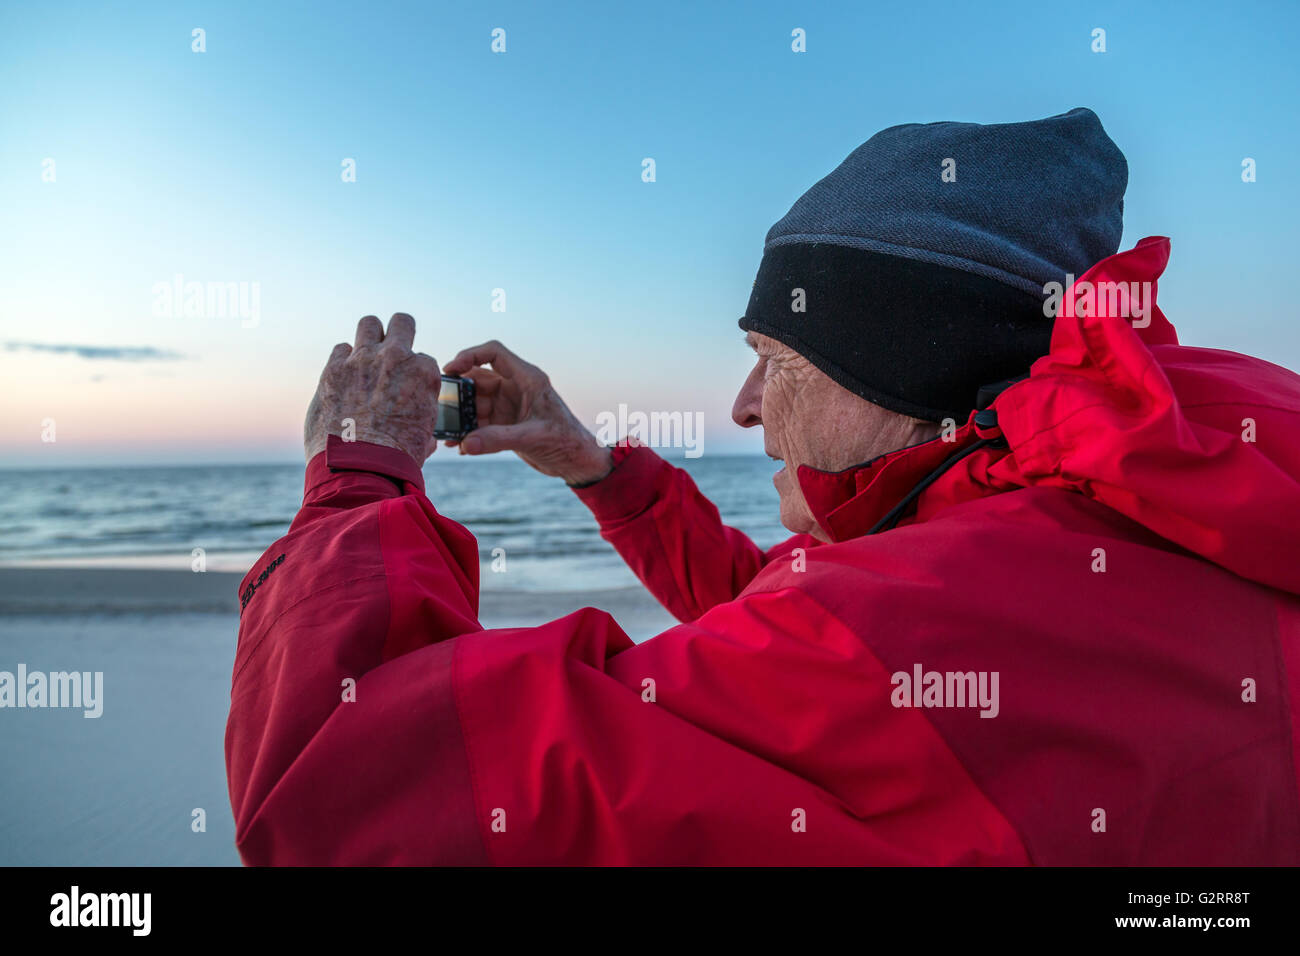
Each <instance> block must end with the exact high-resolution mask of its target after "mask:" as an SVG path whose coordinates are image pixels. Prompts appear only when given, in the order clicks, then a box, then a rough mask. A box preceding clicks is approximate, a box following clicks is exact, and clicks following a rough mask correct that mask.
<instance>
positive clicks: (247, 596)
mask: <svg viewBox="0 0 1300 956" xmlns="http://www.w3.org/2000/svg"><path fill="white" fill-rule="evenodd" d="M282 564H284V555H283V554H282V555H280V556H279V557H278V558H276V559H275V560H274V561H272V562H271V563H270V564H268V565H267V566H266V567H265V568H263V569H262V573H261V574H259V575H258V576H257V580H255V581H252V582H250V583H249V585H248V587H246V588H244V593H243V594H241V595H240V596H239V610H240V613H243V610H244V608H246V607H248V602H249V601H251V600H252V599H253V593H254V592H255V591H257V589H258V588H260V587H261V586H262V585H263V584H265V583H266V579H267V578H269V577H270V576H271V572H272V571H274V570H275V569H276V568H278V567H279V566H280V565H282Z"/></svg>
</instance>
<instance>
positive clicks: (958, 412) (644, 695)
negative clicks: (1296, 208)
mask: <svg viewBox="0 0 1300 956" xmlns="http://www.w3.org/2000/svg"><path fill="white" fill-rule="evenodd" d="M1126 183H1127V167H1126V164H1125V161H1124V158H1123V155H1122V154H1121V153H1120V152H1119V150H1118V149H1117V148H1116V146H1115V145H1114V143H1113V142H1111V140H1110V139H1109V137H1107V135H1106V134H1105V132H1104V131H1103V129H1102V127H1101V124H1100V123H1099V122H1098V120H1097V117H1096V116H1095V115H1094V114H1092V113H1091V112H1090V111H1088V110H1082V109H1078V110H1072V111H1071V112H1069V113H1066V114H1063V115H1061V116H1054V117H1050V118H1048V119H1045V120H1041V121H1035V122H1029V123H1017V124H1006V125H996V126H980V125H976V124H965V123H935V124H929V125H910V126H902V127H895V128H892V129H888V130H885V131H883V132H881V133H879V134H877V135H876V136H874V137H872V139H871V140H869V141H868V142H867V143H865V144H864V145H863V146H861V147H859V148H858V149H857V150H855V151H854V152H853V153H852V154H851V155H850V156H849V157H848V158H847V159H846V160H845V161H844V163H843V164H841V165H840V166H839V167H838V168H837V169H836V170H835V171H833V172H832V173H831V174H830V175H829V176H827V177H826V178H825V179H823V180H822V181H821V182H819V183H818V184H817V185H816V186H814V187H813V188H812V189H811V190H809V192H808V193H807V194H805V195H804V196H803V197H802V198H801V199H800V200H799V201H798V202H797V203H796V204H795V206H794V207H793V208H792V209H791V211H790V212H789V214H788V215H786V216H785V217H784V218H783V219H782V220H781V221H780V222H778V223H777V224H776V226H774V227H773V229H772V230H771V232H770V233H769V234H768V237H767V242H766V245H765V249H764V254H763V258H762V262H761V264H760V267H759V271H758V278H757V280H756V282H755V284H754V290H753V294H752V296H751V298H750V302H749V307H748V309H747V310H746V313H745V316H744V318H742V319H741V323H740V324H741V326H742V328H744V329H745V330H746V332H747V335H746V339H747V341H748V343H749V344H750V345H751V346H752V347H753V349H754V351H755V352H756V353H757V360H756V362H755V365H754V369H753V371H752V372H751V373H750V375H749V377H748V378H747V379H746V381H745V383H744V384H743V385H742V386H741V389H740V394H739V396H738V397H737V399H736V403H735V409H734V413H733V414H734V417H735V420H736V422H737V423H738V424H739V425H741V426H743V427H754V426H762V428H763V431H764V439H765V444H766V449H767V452H768V453H769V454H770V455H771V456H772V457H774V458H777V459H780V460H781V461H782V462H783V463H784V467H783V468H782V469H781V470H780V471H779V472H778V473H777V475H776V479H775V481H776V485H777V488H778V490H779V492H780V497H781V518H782V521H783V523H784V524H785V525H786V527H787V528H789V530H790V531H791V532H793V537H791V538H790V539H789V540H788V541H786V542H785V543H783V544H781V545H779V546H777V547H775V548H773V549H771V550H769V551H766V552H765V551H762V550H760V549H759V548H757V547H756V546H755V545H754V544H753V543H752V542H750V541H749V540H748V539H747V538H746V537H745V536H744V535H743V534H741V533H739V532H738V531H736V530H735V529H733V528H729V527H726V526H724V525H723V524H722V522H721V521H720V519H719V516H718V512H717V509H716V508H714V507H713V505H711V504H710V503H709V502H708V501H707V500H706V499H704V498H703V497H702V496H701V495H700V493H699V492H698V491H697V490H696V487H695V485H694V484H693V482H692V480H691V478H690V477H689V476H688V475H687V474H686V473H685V472H684V471H682V470H680V469H677V468H675V467H673V466H671V465H669V464H668V463H667V462H665V461H664V460H662V459H661V458H659V457H658V456H657V455H656V454H655V453H654V452H653V451H652V450H650V449H648V448H645V447H633V446H631V445H629V444H627V443H624V444H620V445H619V446H616V447H614V448H612V449H611V448H606V447H602V446H601V445H600V444H599V443H597V442H596V440H595V439H594V438H593V437H592V436H591V435H590V434H589V433H588V432H587V431H586V430H585V429H584V428H583V427H582V426H581V425H580V423H579V422H578V421H577V420H576V419H575V417H574V416H573V415H572V414H571V413H570V412H569V410H568V409H567V408H566V406H565V404H564V402H563V401H561V399H560V397H559V396H558V395H557V394H556V393H555V391H554V390H553V389H552V388H551V385H550V382H549V381H548V379H547V377H546V375H545V374H544V373H543V372H542V371H541V370H540V369H538V368H536V367H534V366H532V365H530V364H529V363H527V362H525V361H523V360H522V359H520V358H518V357H517V356H515V355H513V354H512V353H511V352H510V351H509V350H507V349H506V348H505V347H504V346H502V345H500V344H499V343H496V342H490V343H488V344H486V345H483V346H479V347H477V348H472V349H468V350H466V351H464V352H462V353H460V354H459V355H457V356H456V357H455V358H454V359H452V361H450V362H449V363H447V365H446V367H445V369H444V370H443V371H445V372H447V373H448V374H452V375H468V376H470V377H472V378H474V379H475V380H476V382H477V384H478V396H479V398H478V401H479V405H478V409H479V418H480V421H481V422H482V423H483V427H481V428H480V429H479V430H478V431H476V432H472V433H470V434H469V436H468V437H467V438H466V439H465V440H464V441H463V443H462V446H461V451H462V453H467V454H483V453H490V452H496V451H501V450H506V449H509V450H513V451H515V452H516V453H517V454H518V455H519V456H520V457H521V458H523V459H524V460H525V461H526V462H528V463H529V464H530V465H532V466H533V467H534V468H536V469H537V470H539V471H541V472H543V473H545V474H548V475H553V476H556V477H558V478H561V479H563V480H564V481H565V482H566V483H567V484H569V485H570V486H572V487H573V488H574V489H575V492H574V493H576V494H577V495H578V496H579V497H580V498H581V499H582V500H583V501H584V502H585V503H586V504H587V505H588V506H589V507H590V509H591V511H592V513H593V514H594V515H595V517H596V519H597V521H599V523H600V528H601V533H602V535H603V536H604V537H605V538H606V539H607V540H608V541H610V542H611V543H612V544H613V545H614V546H615V547H616V548H617V549H618V551H619V553H620V554H621V555H622V556H623V557H624V558H625V560H627V562H628V563H629V564H630V565H631V567H632V568H633V570H634V571H635V572H636V573H637V574H638V576H639V577H640V578H641V580H642V581H643V582H644V583H645V585H646V587H648V588H649V589H650V590H651V591H652V592H653V593H654V594H655V596H656V597H657V598H658V599H659V600H660V601H661V602H662V603H663V604H664V605H665V606H666V607H667V608H668V609H669V610H670V611H671V612H672V613H673V614H674V615H675V616H676V617H677V618H678V619H679V620H681V621H682V624H681V625H680V626H678V627H674V628H672V629H671V630H669V631H666V632H664V633H663V634H661V635H659V636H657V637H654V638H652V639H650V640H648V641H646V642H644V643H642V644H638V645H633V644H632V642H631V641H629V640H628V638H627V637H626V636H625V635H624V633H623V632H622V631H621V630H620V629H619V626H618V624H617V623H616V622H615V621H614V620H613V619H612V618H611V617H610V616H609V615H608V614H606V613H604V612H602V611H599V610H595V609H592V608H584V609H583V610H581V611H577V612H575V613H573V614H570V615H568V616H567V617H564V618H562V619H560V620H557V621H551V622H549V623H540V622H539V624H538V626H536V627H531V628H512V629H509V630H503V631H492V630H485V629H483V628H482V626H481V625H480V624H479V621H478V617H477V606H478V565H479V555H478V552H477V548H476V545H475V541H474V538H473V537H472V536H471V535H470V534H469V532H467V531H466V530H465V529H464V528H463V527H461V526H460V525H459V524H457V523H456V522H454V521H453V520H451V519H449V518H447V517H444V516H443V515H441V514H439V513H438V511H437V510H436V504H437V493H436V490H434V491H433V493H432V494H431V495H429V496H426V491H425V485H424V479H423V477H422V475H421V471H420V465H421V463H422V462H423V461H424V460H425V458H426V457H427V456H428V455H429V454H430V453H431V452H432V451H433V450H434V447H435V441H434V438H433V433H432V428H433V421H434V395H435V393H436V391H437V388H438V384H439V376H440V371H439V368H438V365H437V363H436V362H435V361H434V360H433V359H432V358H430V357H429V356H427V355H423V354H419V353H415V352H413V351H412V348H413V339H414V333H415V323H414V321H413V320H412V319H411V317H410V316H408V315H404V314H399V315H395V316H393V317H392V319H391V321H390V322H389V324H388V328H387V330H386V331H385V330H384V328H383V327H382V326H381V323H380V322H379V320H378V319H376V318H374V317H373V316H367V317H366V318H364V319H362V320H361V322H360V323H359V325H358V326H357V332H356V340H355V343H354V344H353V345H351V346H348V345H339V346H337V347H336V348H335V350H334V352H333V354H332V355H331V356H330V358H329V361H328V363H327V365H326V367H325V371H324V373H323V374H322V376H321V380H320V385H319V387H318V390H317V393H316V397H315V399H314V401H313V402H312V405H311V408H310V410H309V413H308V416H307V426H306V453H307V458H308V465H307V475H306V493H305V496H304V500H303V507H302V510H301V512H300V513H299V514H298V516H297V518H296V519H295V520H294V522H293V525H292V527H291V528H290V531H289V533H288V534H287V535H286V536H285V537H284V538H283V539H281V540H280V541H279V542H277V543H276V544H275V545H274V546H273V547H272V548H271V549H269V550H268V551H267V552H266V554H265V556H264V557H263V559H262V560H261V561H259V562H258V564H257V565H256V566H255V567H254V568H253V569H252V570H251V571H250V572H249V576H248V578H247V579H246V580H245V582H244V584H243V586H242V587H241V591H242V593H243V594H244V597H245V605H244V608H243V611H242V620H241V627H240V639H239V647H238V651H237V656H236V660H235V673H234V680H233V686H232V693H231V713H230V720H229V725H228V728H227V735H226V753H227V763H228V769H229V778H230V794H231V800H232V803H233V806H234V811H235V817H236V821H237V834H238V836H237V840H238V844H239V848H240V852H241V854H242V855H243V859H244V860H245V861H246V862H248V863H358V864H371V863H501V864H518V863H687V864H690V863H705V864H707V863H738V864H764V863H866V864H969V863H988V864H1023V863H1036V864H1064V863H1071V864H1077V863H1090V864H1191V863H1199V864H1231V863H1274V864H1282V863H1290V864H1295V863H1297V862H1300V803H1298V799H1297V744H1298V741H1300V722H1298V721H1300V718H1298V717H1297V710H1296V707H1297V701H1300V676H1297V675H1300V599H1298V598H1297V594H1300V484H1298V482H1297V476H1298V475H1300V442H1297V441H1296V440H1295V436H1296V435H1297V434H1300V377H1297V376H1296V375H1294V374H1292V373H1291V372H1288V371H1286V370H1285V369H1281V368H1279V367H1277V366H1274V365H1270V364H1268V363H1266V362H1263V361H1259V360H1256V359H1252V358H1248V357H1246V356H1242V355H1237V354H1234V353H1229V352H1221V351H1214V350H1208V349H1197V348H1189V347H1184V346H1181V345H1179V344H1178V340H1177V337H1176V335H1175V333H1174V329H1173V327H1172V326H1171V325H1170V324H1169V322H1168V321H1167V320H1166V319H1165V317H1164V315H1163V314H1162V313H1161V311H1160V309H1159V308H1158V307H1157V306H1156V304H1155V301H1154V293H1155V283H1156V280H1157V278H1158V277H1159V275H1160V273H1161V272H1162V270H1163V268H1164V266H1165V264H1166V262H1167V260H1168V255H1169V243H1168V241H1167V240H1165V239H1162V238H1153V239H1146V240H1143V241H1142V242H1140V243H1138V245H1137V246H1136V247H1135V248H1133V249H1131V250H1129V251H1127V252H1124V253H1120V254H1115V252H1116V249H1117V248H1118V243H1119V238H1120V231H1121V213H1122V201H1123V192H1124V188H1125V186H1126ZM1074 276H1078V277H1079V278H1078V279H1077V280H1075V279H1074V278H1073V277H1074ZM1053 283H1056V285H1055V287H1053ZM1062 292H1063V293H1064V294H1060V293H1062ZM1053 299H1054V302H1053V301H1049V305H1051V308H1049V309H1047V310H1045V309H1044V301H1045V300H1053ZM1049 313H1050V314H1051V316H1052V317H1051V318H1048V317H1046V316H1047V315H1048V314H1049ZM345 417H346V418H351V419H353V420H354V423H355V429H356V434H355V437H356V441H353V442H344V441H342V440H341V439H340V437H339V434H340V432H341V428H342V425H341V422H342V419H343V418H345Z"/></svg>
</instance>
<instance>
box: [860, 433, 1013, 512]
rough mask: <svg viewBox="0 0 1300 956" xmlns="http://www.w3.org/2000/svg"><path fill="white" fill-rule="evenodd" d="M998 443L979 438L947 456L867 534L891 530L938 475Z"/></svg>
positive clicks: (991, 439)
mask: <svg viewBox="0 0 1300 956" xmlns="http://www.w3.org/2000/svg"><path fill="white" fill-rule="evenodd" d="M999 441H1001V439H998V438H981V439H980V440H979V441H976V442H972V443H971V444H969V445H967V446H966V447H965V448H963V449H962V450H961V451H959V452H957V453H955V454H953V455H949V456H948V458H947V459H946V460H945V461H944V462H943V464H941V465H940V466H939V467H938V468H936V469H935V470H934V471H932V472H930V474H928V475H926V476H925V477H924V478H922V479H921V481H919V482H918V483H917V485H916V487H915V488H913V489H912V490H911V491H909V492H908V493H907V494H906V495H904V496H903V500H902V501H900V502H899V503H898V504H896V505H894V507H892V508H890V509H889V513H888V514H886V515H885V516H884V517H883V518H881V519H880V520H879V521H877V522H876V523H875V524H874V525H872V526H871V530H870V531H868V532H867V534H875V533H876V532H877V531H888V530H889V529H891V528H893V527H894V526H895V525H896V524H898V522H899V520H900V519H901V518H902V517H903V512H904V511H905V510H907V506H908V505H910V504H911V503H912V502H913V501H915V500H916V499H917V497H918V496H919V495H920V494H921V492H923V491H925V489H926V488H929V487H930V486H931V485H932V484H934V483H935V482H936V481H938V480H939V476H940V475H942V474H943V473H944V472H945V471H947V470H948V469H949V468H951V467H952V466H953V465H955V464H957V462H959V461H961V460H962V459H963V458H965V457H966V456H967V455H969V454H970V453H971V452H973V451H978V450H979V449H981V448H986V447H988V446H989V445H993V444H996V443H997V442H999Z"/></svg>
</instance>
